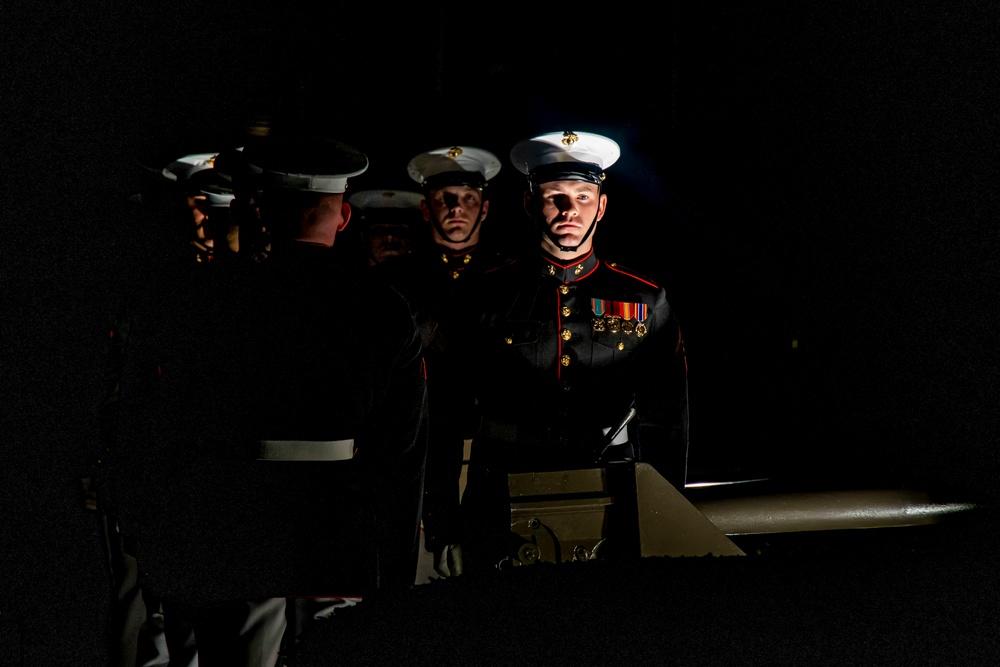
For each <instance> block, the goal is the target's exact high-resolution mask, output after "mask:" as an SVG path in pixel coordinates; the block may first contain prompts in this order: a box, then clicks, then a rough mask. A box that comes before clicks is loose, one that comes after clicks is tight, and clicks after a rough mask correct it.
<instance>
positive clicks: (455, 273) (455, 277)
mask: <svg viewBox="0 0 1000 667" xmlns="http://www.w3.org/2000/svg"><path fill="white" fill-rule="evenodd" d="M460 275H461V274H460V273H459V272H458V271H452V272H451V277H452V278H453V279H455V280H458V277H459V276H460Z"/></svg>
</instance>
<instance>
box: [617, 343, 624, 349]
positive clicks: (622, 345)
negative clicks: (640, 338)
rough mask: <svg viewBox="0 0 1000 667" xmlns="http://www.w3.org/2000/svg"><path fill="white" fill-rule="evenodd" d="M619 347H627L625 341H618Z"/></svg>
mask: <svg viewBox="0 0 1000 667" xmlns="http://www.w3.org/2000/svg"><path fill="white" fill-rule="evenodd" d="M618 349H619V350H624V349H625V343H623V342H621V341H618Z"/></svg>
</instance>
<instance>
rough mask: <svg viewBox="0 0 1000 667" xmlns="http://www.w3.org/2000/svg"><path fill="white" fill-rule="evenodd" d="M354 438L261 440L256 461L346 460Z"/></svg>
mask: <svg viewBox="0 0 1000 667" xmlns="http://www.w3.org/2000/svg"><path fill="white" fill-rule="evenodd" d="M352 458H354V440H353V439H351V440H261V441H260V456H258V457H257V460H258V461H347V460H350V459H352Z"/></svg>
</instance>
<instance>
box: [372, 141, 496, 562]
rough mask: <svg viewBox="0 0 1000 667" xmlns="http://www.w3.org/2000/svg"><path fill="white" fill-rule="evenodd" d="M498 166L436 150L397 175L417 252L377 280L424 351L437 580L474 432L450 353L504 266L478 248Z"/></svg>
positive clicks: (467, 397) (454, 530) (453, 555)
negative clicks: (392, 293) (419, 237)
mask: <svg viewBox="0 0 1000 667" xmlns="http://www.w3.org/2000/svg"><path fill="white" fill-rule="evenodd" d="M500 167H501V162H500V159H499V158H498V157H497V156H496V155H494V154H493V153H491V152H489V151H487V150H485V149H482V148H477V147H474V146H465V145H456V146H445V147H441V148H436V149H433V150H430V151H426V152H423V153H420V154H418V155H416V156H414V157H413V158H412V159H411V160H410V162H409V163H408V165H407V173H408V174H409V176H410V178H412V179H413V180H414V181H415V182H416V183H417V184H418V185H419V186H420V195H419V196H420V200H419V207H420V213H421V214H422V217H423V219H424V221H425V223H426V225H427V233H426V234H425V236H426V238H427V242H425V243H423V244H420V245H419V246H418V247H417V248H416V249H415V250H414V251H413V252H412V253H411V254H409V255H407V256H405V257H399V258H397V259H393V260H390V261H387V262H385V263H383V264H381V265H379V267H378V269H377V270H378V273H379V274H380V275H381V276H382V277H383V278H385V279H386V280H388V281H389V282H390V283H391V284H393V285H394V286H396V288H397V289H399V290H400V291H401V292H402V293H403V294H404V296H406V298H407V300H408V301H409V302H410V305H411V308H412V309H413V314H414V319H415V321H416V323H417V328H418V329H419V331H420V336H421V339H422V342H423V345H424V349H425V356H426V360H427V384H428V423H429V443H428V456H427V476H426V483H425V493H424V512H423V524H424V545H425V548H426V549H427V550H428V551H430V552H432V553H433V554H434V568H435V571H436V572H437V573H438V574H439V575H441V576H452V575H455V574H460V573H461V571H462V556H461V546H460V541H461V532H462V531H461V522H460V512H459V478H460V475H461V469H462V461H463V453H464V441H465V439H466V438H470V437H471V436H472V435H473V433H474V432H475V429H476V424H477V415H476V409H475V405H474V396H473V394H472V393H471V391H470V384H469V382H470V378H469V377H468V371H469V367H468V365H467V363H466V362H465V361H464V360H463V359H461V357H460V355H459V351H460V349H461V348H462V346H463V341H462V339H463V338H464V337H465V336H467V335H468V332H469V330H470V328H471V327H472V323H473V322H474V314H475V309H474V305H475V303H476V300H477V298H478V296H477V295H478V290H479V287H478V285H479V282H480V281H481V279H482V277H483V275H484V274H485V272H487V271H489V270H492V269H495V268H497V267H498V266H502V265H503V264H504V263H506V262H507V261H508V260H507V259H506V258H505V257H504V256H503V255H502V254H501V253H499V252H497V251H496V250H493V249H491V248H490V247H489V246H488V244H485V243H483V242H482V229H483V224H484V222H485V220H486V219H487V215H488V214H489V206H490V201H489V197H488V196H487V192H488V189H489V182H490V180H491V179H492V178H494V177H495V176H496V175H497V173H498V172H499V171H500Z"/></svg>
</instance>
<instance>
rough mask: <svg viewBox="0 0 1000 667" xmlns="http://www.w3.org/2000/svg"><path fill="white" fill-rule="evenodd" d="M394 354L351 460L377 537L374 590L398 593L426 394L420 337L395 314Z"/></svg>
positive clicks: (409, 578) (423, 448) (415, 520)
mask: <svg viewBox="0 0 1000 667" xmlns="http://www.w3.org/2000/svg"><path fill="white" fill-rule="evenodd" d="M400 313H401V318H398V321H399V322H400V324H399V326H398V329H397V330H398V331H400V332H402V334H401V336H400V337H398V338H397V339H396V342H395V353H394V354H391V355H386V357H385V358H386V359H387V360H388V362H389V363H388V365H387V366H386V367H385V368H383V370H382V372H383V373H384V375H385V376H384V378H381V382H380V383H379V384H380V386H381V391H380V392H376V394H375V396H376V399H375V404H374V405H373V410H372V412H371V419H370V420H369V423H368V425H367V427H366V428H365V430H364V434H363V436H362V437H360V438H359V439H358V442H357V446H358V456H357V460H358V462H359V463H361V464H362V465H363V466H364V467H365V469H366V470H367V471H368V473H369V479H371V480H372V486H371V489H370V492H371V502H372V505H373V506H374V510H375V516H376V524H377V525H376V529H377V534H378V545H377V547H378V566H377V567H378V583H377V586H378V588H379V590H382V591H386V592H392V591H398V590H404V589H406V588H408V587H409V586H410V585H412V584H413V580H414V578H415V574H416V557H417V544H418V537H419V529H420V513H421V499H422V495H423V481H424V468H425V463H426V456H427V391H426V379H425V375H424V361H423V356H422V348H421V344H420V338H419V336H418V334H417V332H416V330H415V328H414V327H413V323H412V320H411V319H410V317H409V314H408V312H405V308H404V309H402V310H401V311H400Z"/></svg>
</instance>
